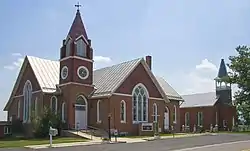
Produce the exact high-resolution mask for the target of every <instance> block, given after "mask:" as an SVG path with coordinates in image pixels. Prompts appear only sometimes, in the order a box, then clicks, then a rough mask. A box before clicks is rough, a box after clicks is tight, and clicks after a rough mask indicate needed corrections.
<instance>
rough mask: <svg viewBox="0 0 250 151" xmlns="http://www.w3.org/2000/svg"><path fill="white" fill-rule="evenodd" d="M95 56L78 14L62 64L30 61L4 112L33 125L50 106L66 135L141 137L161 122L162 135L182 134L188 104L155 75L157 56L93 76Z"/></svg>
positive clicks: (65, 44) (65, 42)
mask: <svg viewBox="0 0 250 151" xmlns="http://www.w3.org/2000/svg"><path fill="white" fill-rule="evenodd" d="M93 52H94V49H93V48H92V46H91V40H90V39H89V37H88V35H87V32H86V30H85V27H84V24H83V21H82V18H81V14H80V11H79V9H78V10H77V12H76V16H75V18H74V21H73V23H72V25H71V28H70V30H69V32H68V35H67V37H66V38H65V39H64V40H63V42H62V46H61V49H60V59H59V61H52V60H47V59H42V58H38V57H33V56H26V57H25V59H24V62H23V65H22V67H21V70H20V72H19V75H18V77H17V80H16V83H15V85H14V88H13V90H12V93H11V96H10V98H9V100H8V102H7V104H6V106H5V108H4V110H5V111H8V121H11V120H13V119H17V118H18V119H20V120H22V121H23V123H24V124H26V125H29V124H30V123H31V114H32V113H33V111H34V114H35V115H36V116H39V114H41V113H42V112H43V107H44V106H47V107H49V108H50V109H51V111H52V112H54V113H55V114H59V115H60V117H61V119H62V121H63V122H64V123H65V125H67V128H66V129H88V128H89V127H96V128H100V129H103V130H107V129H108V125H109V123H110V126H111V128H112V129H114V128H116V129H118V131H119V132H126V133H128V134H130V135H139V134H140V133H141V132H142V131H152V128H150V125H152V123H154V122H156V121H158V126H159V131H162V132H164V131H169V130H170V128H171V126H172V125H174V126H175V128H176V130H177V131H178V130H179V128H180V118H179V117H180V114H179V104H180V102H182V101H183V99H182V97H181V96H180V95H179V94H178V93H177V92H176V91H175V90H174V89H173V88H172V87H171V86H170V85H169V84H168V83H167V82H166V81H165V80H164V79H163V78H161V77H158V76H155V75H154V74H153V72H152V71H151V63H152V57H151V56H146V57H145V59H144V58H137V59H134V60H130V61H126V62H122V63H120V64H116V65H113V66H110V67H105V68H102V69H97V70H93V63H94V60H93ZM109 117H110V121H109V120H108V118H109ZM148 126H149V127H148Z"/></svg>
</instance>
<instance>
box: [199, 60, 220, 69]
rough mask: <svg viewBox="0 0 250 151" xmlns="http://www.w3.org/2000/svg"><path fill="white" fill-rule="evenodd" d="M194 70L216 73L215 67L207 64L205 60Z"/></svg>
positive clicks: (209, 63) (210, 63)
mask: <svg viewBox="0 0 250 151" xmlns="http://www.w3.org/2000/svg"><path fill="white" fill-rule="evenodd" d="M196 69H198V70H204V69H205V70H215V71H217V70H218V69H217V67H216V65H214V64H213V63H212V62H209V61H208V60H207V59H204V60H202V61H201V64H198V65H196Z"/></svg>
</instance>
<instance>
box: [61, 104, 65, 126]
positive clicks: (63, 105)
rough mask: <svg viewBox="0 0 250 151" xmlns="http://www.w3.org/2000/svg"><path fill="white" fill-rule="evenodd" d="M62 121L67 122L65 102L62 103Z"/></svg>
mask: <svg viewBox="0 0 250 151" xmlns="http://www.w3.org/2000/svg"><path fill="white" fill-rule="evenodd" d="M61 118H62V121H63V122H65V102H63V103H62V117H61Z"/></svg>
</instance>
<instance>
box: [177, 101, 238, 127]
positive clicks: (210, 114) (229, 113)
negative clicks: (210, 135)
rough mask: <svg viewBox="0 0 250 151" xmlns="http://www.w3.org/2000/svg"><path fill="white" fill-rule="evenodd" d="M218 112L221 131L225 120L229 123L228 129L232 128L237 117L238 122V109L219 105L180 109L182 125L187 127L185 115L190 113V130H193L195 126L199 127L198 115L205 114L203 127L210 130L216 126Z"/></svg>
mask: <svg viewBox="0 0 250 151" xmlns="http://www.w3.org/2000/svg"><path fill="white" fill-rule="evenodd" d="M216 111H217V116H218V124H219V125H218V126H219V128H220V129H221V128H222V125H223V120H226V121H227V123H228V128H229V129H231V128H232V118H233V117H235V122H236V119H237V117H236V108H235V107H233V106H227V105H218V106H211V107H193V108H181V109H180V120H181V125H180V128H181V126H182V125H185V113H186V112H189V116H190V128H191V130H193V127H194V125H196V126H197V122H198V121H197V114H198V112H203V127H204V128H205V129H206V130H210V125H211V124H213V126H215V124H216Z"/></svg>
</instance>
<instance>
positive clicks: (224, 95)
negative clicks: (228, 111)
mask: <svg viewBox="0 0 250 151" xmlns="http://www.w3.org/2000/svg"><path fill="white" fill-rule="evenodd" d="M227 77H228V72H227V68H226V65H225V61H224V59H221V62H220V67H219V71H218V75H217V77H216V78H215V79H214V80H215V86H216V95H217V96H218V97H219V98H220V100H221V103H226V104H232V89H231V84H230V83H227V82H225V81H224V80H223V79H224V78H227Z"/></svg>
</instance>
